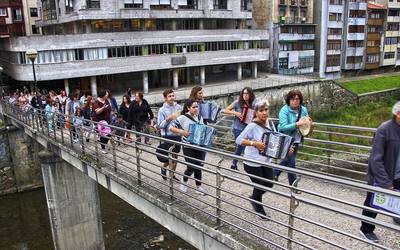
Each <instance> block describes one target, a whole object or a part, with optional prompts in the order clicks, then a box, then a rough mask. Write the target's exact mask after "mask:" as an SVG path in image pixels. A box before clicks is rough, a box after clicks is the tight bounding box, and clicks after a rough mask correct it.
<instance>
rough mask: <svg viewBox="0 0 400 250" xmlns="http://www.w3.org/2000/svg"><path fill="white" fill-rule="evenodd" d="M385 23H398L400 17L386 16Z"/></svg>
mask: <svg viewBox="0 0 400 250" xmlns="http://www.w3.org/2000/svg"><path fill="white" fill-rule="evenodd" d="M387 22H388V23H400V16H388V17H387Z"/></svg>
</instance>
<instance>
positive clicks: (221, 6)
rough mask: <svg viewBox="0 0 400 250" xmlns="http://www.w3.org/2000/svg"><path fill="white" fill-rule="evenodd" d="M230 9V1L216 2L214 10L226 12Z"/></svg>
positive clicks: (220, 0) (218, 0) (216, 0)
mask: <svg viewBox="0 0 400 250" xmlns="http://www.w3.org/2000/svg"><path fill="white" fill-rule="evenodd" d="M227 8H228V0H214V10H226V9H227Z"/></svg>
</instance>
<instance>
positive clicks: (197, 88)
mask: <svg viewBox="0 0 400 250" xmlns="http://www.w3.org/2000/svg"><path fill="white" fill-rule="evenodd" d="M202 89H203V88H202V87H201V86H195V87H193V88H192V91H190V95H189V99H192V100H197V92H199V91H200V90H202Z"/></svg>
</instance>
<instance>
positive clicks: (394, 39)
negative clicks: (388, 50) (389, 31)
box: [385, 37, 398, 45]
mask: <svg viewBox="0 0 400 250" xmlns="http://www.w3.org/2000/svg"><path fill="white" fill-rule="evenodd" d="M397 41H398V40H397V37H386V39H385V44H386V45H393V44H397Z"/></svg>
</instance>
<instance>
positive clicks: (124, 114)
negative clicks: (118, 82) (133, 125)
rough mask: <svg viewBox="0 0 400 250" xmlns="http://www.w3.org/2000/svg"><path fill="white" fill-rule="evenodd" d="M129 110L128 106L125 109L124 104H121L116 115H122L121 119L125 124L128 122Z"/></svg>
mask: <svg viewBox="0 0 400 250" xmlns="http://www.w3.org/2000/svg"><path fill="white" fill-rule="evenodd" d="M129 108H130V106H129V107H128V108H127V107H126V106H125V104H124V103H121V105H120V106H119V111H118V113H119V114H121V115H122V119H123V120H124V121H126V122H129V120H128V118H129Z"/></svg>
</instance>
